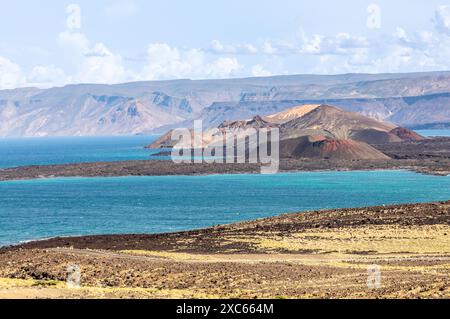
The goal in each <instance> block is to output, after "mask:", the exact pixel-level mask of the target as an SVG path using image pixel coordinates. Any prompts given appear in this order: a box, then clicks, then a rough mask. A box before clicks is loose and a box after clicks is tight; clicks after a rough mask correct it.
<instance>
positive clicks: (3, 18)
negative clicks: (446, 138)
mask: <svg viewBox="0 0 450 319" xmlns="http://www.w3.org/2000/svg"><path fill="white" fill-rule="evenodd" d="M448 69H450V2H446V1H442V0H437V1H436V0H431V1H423V0H409V1H407V0H396V1H391V0H386V1H385V0H383V1H381V0H380V1H376V0H371V1H365V0H343V1H331V0H315V1H300V0H278V1H275V0H273V1H269V0H241V1H237V0H214V1H207V0H189V1H186V0H164V1H162V0H161V1H156V0H151V1H149V0H128V1H127V0H97V1H84V0H80V1H76V0H72V1H56V0H40V1H31V0H27V1H25V0H16V1H6V0H0V89H4V88H14V87H20V86H38V87H49V86H55V85H64V84H68V83H86V82H89V83H118V82H125V81H135V80H161V79H177V78H192V79H201V78H231V77H244V76H268V75H277V74H299V73H319V74H336V73H348V72H369V73H380V72H412V71H429V70H448Z"/></svg>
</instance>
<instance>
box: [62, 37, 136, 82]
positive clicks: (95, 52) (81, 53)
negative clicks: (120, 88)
mask: <svg viewBox="0 0 450 319" xmlns="http://www.w3.org/2000/svg"><path fill="white" fill-rule="evenodd" d="M58 39H59V42H60V43H61V44H63V45H64V46H67V47H69V48H71V49H72V50H73V53H74V55H75V57H76V58H77V59H79V60H80V62H79V64H78V72H77V73H76V74H74V75H73V76H72V77H71V79H72V82H76V83H81V82H83V83H107V84H113V83H119V82H122V81H125V80H127V79H128V77H127V74H128V73H129V72H127V71H126V70H125V67H124V65H123V59H122V57H121V55H119V54H115V53H113V52H111V51H110V50H109V49H108V48H107V47H106V46H105V45H104V44H103V43H96V44H93V45H92V44H91V43H90V41H89V39H88V38H87V36H86V35H85V34H83V33H81V32H76V31H69V30H66V31H64V32H61V33H59V35H58Z"/></svg>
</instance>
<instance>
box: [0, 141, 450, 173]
mask: <svg viewBox="0 0 450 319" xmlns="http://www.w3.org/2000/svg"><path fill="white" fill-rule="evenodd" d="M374 146H375V147H376V148H377V149H378V150H380V151H382V152H383V153H385V154H387V155H388V156H389V157H391V158H390V159H384V160H331V159H308V158H282V159H281V160H280V172H296V171H326V170H377V169H406V170H412V171H416V172H419V173H424V174H434V175H443V176H444V175H449V174H450V138H436V139H427V140H424V141H416V142H414V141H412V142H402V143H386V144H378V145H374ZM260 172H261V168H260V165H258V164H207V163H203V164H191V163H184V164H177V163H174V162H172V161H163V160H143V161H142V160H141V161H122V162H99V163H80V164H64V165H45V166H27V167H17V168H8V169H0V181H7V180H21V179H38V178H54V177H97V176H99V177H119V176H156V175H158V176H162V175H208V174H241V173H249V174H251V173H260Z"/></svg>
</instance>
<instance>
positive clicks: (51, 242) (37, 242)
mask: <svg viewBox="0 0 450 319" xmlns="http://www.w3.org/2000/svg"><path fill="white" fill-rule="evenodd" d="M449 197H450V196H449ZM439 205H446V206H448V207H449V208H448V209H449V210H448V211H446V214H447V215H448V216H445V218H446V220H445V221H446V222H447V223H448V224H449V225H450V199H449V200H447V201H445V200H444V201H435V202H416V203H398V204H387V205H378V206H360V207H351V208H349V207H341V208H332V209H327V208H324V209H318V210H305V211H295V212H285V213H281V214H277V215H274V216H269V217H261V218H257V219H250V220H244V221H238V222H232V223H228V224H219V225H214V226H209V227H201V228H197V229H187V230H180V231H174V232H159V233H119V234H93V235H73V236H54V237H47V238H42V239H31V240H26V241H23V242H20V243H17V244H11V245H6V246H0V254H1V253H2V251H8V250H16V249H30V248H42V249H44V248H51V247H59V246H57V245H56V246H55V244H59V243H65V245H64V246H67V242H78V241H81V242H83V241H85V240H89V241H92V242H95V240H96V239H105V238H109V239H112V240H118V239H119V238H120V237H126V238H142V237H145V238H153V237H154V238H161V237H179V236H181V237H182V236H196V235H199V234H208V233H211V232H214V231H218V230H219V231H220V230H224V229H229V228H233V229H234V228H237V229H239V228H241V227H245V226H246V225H249V224H264V223H266V222H269V223H270V222H273V221H277V220H282V219H285V218H290V217H294V216H297V217H298V216H301V215H302V214H303V215H305V216H307V217H311V216H313V215H317V214H322V213H323V214H326V215H330V214H333V213H336V212H355V211H377V212H378V211H389V210H392V209H396V208H402V209H405V208H415V207H422V206H423V207H425V206H431V207H434V206H439ZM428 217H429V216H428ZM335 222H337V223H339V221H335ZM112 245H113V244H112ZM107 249H111V248H107ZM449 252H450V246H449Z"/></svg>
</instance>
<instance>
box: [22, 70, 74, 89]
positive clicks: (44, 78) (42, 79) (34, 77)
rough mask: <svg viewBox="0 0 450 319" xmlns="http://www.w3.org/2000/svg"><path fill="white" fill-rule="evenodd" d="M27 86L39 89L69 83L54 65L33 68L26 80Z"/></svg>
mask: <svg viewBox="0 0 450 319" xmlns="http://www.w3.org/2000/svg"><path fill="white" fill-rule="evenodd" d="M26 81H27V83H28V85H32V86H39V87H51V86H54V85H64V84H66V83H67V82H69V81H70V79H69V78H68V77H67V76H66V75H65V73H64V71H63V70H62V69H60V68H57V67H55V66H54V65H49V66H43V65H39V66H35V67H34V68H33V69H32V70H31V72H30V74H29V75H28V76H27V79H26Z"/></svg>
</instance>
